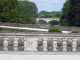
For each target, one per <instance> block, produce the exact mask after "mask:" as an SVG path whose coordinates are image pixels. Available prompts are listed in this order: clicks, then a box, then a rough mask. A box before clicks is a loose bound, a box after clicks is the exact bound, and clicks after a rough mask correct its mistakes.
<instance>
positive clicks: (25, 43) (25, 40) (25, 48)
mask: <svg viewBox="0 0 80 60" xmlns="http://www.w3.org/2000/svg"><path fill="white" fill-rule="evenodd" d="M24 51H27V39H26V38H24Z"/></svg>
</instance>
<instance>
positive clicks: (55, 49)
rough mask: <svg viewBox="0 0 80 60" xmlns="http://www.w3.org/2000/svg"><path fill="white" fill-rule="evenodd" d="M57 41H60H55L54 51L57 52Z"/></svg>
mask: <svg viewBox="0 0 80 60" xmlns="http://www.w3.org/2000/svg"><path fill="white" fill-rule="evenodd" d="M57 40H58V39H53V51H55V52H56V51H57Z"/></svg>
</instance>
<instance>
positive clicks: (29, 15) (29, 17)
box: [19, 1, 38, 24]
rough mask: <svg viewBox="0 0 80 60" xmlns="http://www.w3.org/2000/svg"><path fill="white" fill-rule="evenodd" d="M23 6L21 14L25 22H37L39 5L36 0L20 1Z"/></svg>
mask: <svg viewBox="0 0 80 60" xmlns="http://www.w3.org/2000/svg"><path fill="white" fill-rule="evenodd" d="M19 5H20V7H21V12H22V13H21V15H22V16H23V17H22V19H23V23H27V24H35V23H36V17H37V16H38V15H37V11H38V9H37V6H36V4H35V3H34V2H29V1H19Z"/></svg>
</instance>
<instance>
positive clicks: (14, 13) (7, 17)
mask: <svg viewBox="0 0 80 60" xmlns="http://www.w3.org/2000/svg"><path fill="white" fill-rule="evenodd" d="M19 17H20V7H19V4H18V0H0V22H10V23H21V20H20V18H19Z"/></svg>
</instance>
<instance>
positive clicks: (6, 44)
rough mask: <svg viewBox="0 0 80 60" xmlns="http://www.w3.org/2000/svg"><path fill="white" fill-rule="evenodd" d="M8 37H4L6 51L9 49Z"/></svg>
mask: <svg viewBox="0 0 80 60" xmlns="http://www.w3.org/2000/svg"><path fill="white" fill-rule="evenodd" d="M7 40H8V38H4V42H3V50H4V51H8V41H7Z"/></svg>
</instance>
